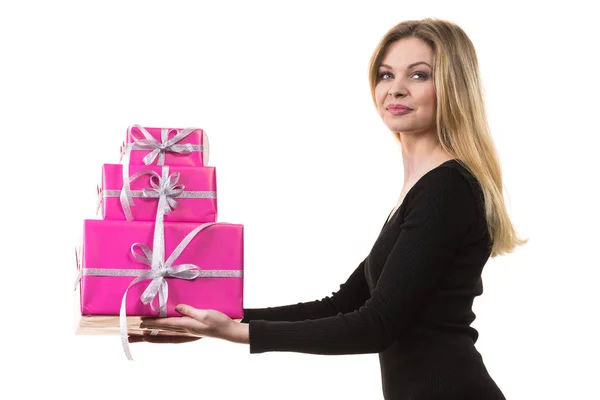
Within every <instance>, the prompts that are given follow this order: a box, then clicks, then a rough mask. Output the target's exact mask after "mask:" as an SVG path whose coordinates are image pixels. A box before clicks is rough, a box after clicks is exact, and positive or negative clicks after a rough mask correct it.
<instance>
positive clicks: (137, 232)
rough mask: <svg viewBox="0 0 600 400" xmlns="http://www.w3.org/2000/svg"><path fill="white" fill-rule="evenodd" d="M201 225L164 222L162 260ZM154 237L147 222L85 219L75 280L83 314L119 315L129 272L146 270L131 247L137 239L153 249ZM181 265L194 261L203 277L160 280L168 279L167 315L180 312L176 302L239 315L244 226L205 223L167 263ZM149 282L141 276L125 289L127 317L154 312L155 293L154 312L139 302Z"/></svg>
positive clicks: (240, 307)
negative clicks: (77, 278) (79, 269)
mask: <svg viewBox="0 0 600 400" xmlns="http://www.w3.org/2000/svg"><path fill="white" fill-rule="evenodd" d="M200 225H202V224H197V223H188V222H177V223H173V222H165V228H164V229H165V235H164V237H165V259H168V258H169V256H170V255H171V253H172V252H173V250H174V249H175V248H176V247H177V246H178V245H179V244H180V243H181V242H182V240H183V239H184V238H185V237H186V236H187V235H188V234H189V233H190V232H192V231H193V230H194V229H195V228H197V227H198V226H200ZM153 235H154V223H153V222H151V221H132V222H128V221H110V220H84V230H83V248H82V260H81V268H82V271H81V272H82V277H81V281H80V300H81V314H82V315H83V316H86V315H119V310H120V306H121V300H122V298H123V295H124V293H125V291H126V290H127V287H128V286H129V284H130V283H131V282H132V281H133V280H134V279H135V274H133V275H132V271H133V273H136V272H141V271H139V270H143V271H148V270H150V267H148V266H146V265H145V264H143V263H142V262H140V261H138V260H136V259H135V258H134V257H133V255H132V253H131V247H132V245H133V244H134V243H142V244H145V245H147V246H148V247H150V248H152V240H153ZM184 264H194V265H196V266H197V267H199V268H200V270H201V271H203V274H204V276H200V277H197V278H195V279H192V280H186V279H182V278H172V277H166V278H164V279H165V280H166V282H167V283H168V300H167V316H181V315H180V314H179V313H177V312H176V311H175V306H177V305H178V304H182V303H183V304H188V305H191V306H192V307H195V308H198V309H212V310H217V311H220V312H222V313H224V314H226V315H228V316H229V317H230V318H232V319H235V318H243V314H244V312H243V294H244V293H243V292H244V291H243V269H244V227H243V225H240V224H229V223H223V222H219V223H214V224H213V225H210V226H207V227H206V228H205V229H203V230H201V231H200V232H198V233H197V234H196V236H195V237H194V238H193V239H192V240H191V241H190V242H189V243H188V245H187V247H186V248H185V249H184V250H183V251H182V252H181V254H180V255H179V257H178V258H177V259H176V260H175V261H174V262H173V265H172V266H173V267H177V266H181V265H184ZM99 271H100V272H99ZM120 275H121V276H120ZM123 275H125V276H123ZM150 282H151V280H143V281H141V282H139V283H137V284H135V285H133V286H131V287H130V288H129V292H128V294H127V299H126V311H127V316H157V315H158V296H156V298H155V299H154V301H153V304H154V308H155V309H156V310H157V311H153V310H152V308H151V307H150V305H149V304H143V303H142V302H141V300H140V296H141V295H142V293H143V292H144V290H145V289H146V287H148V285H149V284H150Z"/></svg>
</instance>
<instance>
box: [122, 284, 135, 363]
mask: <svg viewBox="0 0 600 400" xmlns="http://www.w3.org/2000/svg"><path fill="white" fill-rule="evenodd" d="M136 280H137V279H136ZM136 280H134V281H133V282H135V281H136ZM133 282H132V283H131V284H130V285H129V287H131V286H132V285H133ZM128 291H129V288H127V290H125V293H124V294H123V299H122V300H121V310H120V311H119V331H120V333H121V344H122V345H123V351H124V352H125V355H126V356H127V359H128V360H130V361H131V360H133V357H132V356H131V350H130V349H129V333H128V330H127V310H126V308H127V305H126V300H127V292H128Z"/></svg>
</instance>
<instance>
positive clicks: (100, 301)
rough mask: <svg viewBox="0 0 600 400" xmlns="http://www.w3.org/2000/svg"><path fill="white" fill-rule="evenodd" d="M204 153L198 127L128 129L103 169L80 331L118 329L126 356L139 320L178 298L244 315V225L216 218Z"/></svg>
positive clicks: (82, 267) (81, 281)
mask: <svg viewBox="0 0 600 400" xmlns="http://www.w3.org/2000/svg"><path fill="white" fill-rule="evenodd" d="M208 157H209V146H208V137H207V135H206V133H205V132H204V131H203V130H202V129H196V128H190V129H169V128H149V127H142V126H139V125H135V126H131V127H129V128H128V130H127V138H126V141H125V143H124V146H123V147H122V158H121V163H120V164H104V165H103V167H102V184H101V187H99V190H98V195H99V203H98V206H99V207H98V210H99V211H100V213H101V218H102V219H86V220H84V223H83V241H82V245H81V248H80V251H79V252H78V253H77V268H78V279H77V284H76V289H77V290H78V294H77V298H78V301H79V311H80V314H78V315H79V316H80V318H79V320H78V323H77V332H78V333H114V332H118V333H120V335H121V340H122V342H123V346H124V350H125V353H126V354H127V356H128V358H130V359H131V353H130V351H129V347H128V345H127V335H128V334H139V333H141V331H139V319H140V317H142V316H156V317H158V316H181V315H180V314H179V313H177V312H176V311H175V306H177V305H178V304H182V303H183V304H189V305H191V306H193V307H195V308H199V309H212V310H217V311H220V312H222V313H224V314H226V315H228V316H229V317H231V318H233V319H235V318H242V317H243V263H244V257H243V247H244V246H243V244H244V238H243V225H240V224H231V223H223V222H216V221H217V185H216V169H215V167H211V166H208ZM156 333H157V332H153V334H156ZM158 334H162V333H161V332H158ZM166 334H168V333H166Z"/></svg>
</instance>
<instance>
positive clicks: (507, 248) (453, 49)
mask: <svg viewBox="0 0 600 400" xmlns="http://www.w3.org/2000/svg"><path fill="white" fill-rule="evenodd" d="M411 37H414V38H419V39H421V40H423V41H424V42H425V43H427V44H428V45H429V46H430V47H431V49H432V51H433V66H432V67H433V84H434V89H435V93H436V97H437V103H436V127H437V137H438V140H439V142H440V144H441V147H442V148H443V149H444V150H445V151H446V152H448V153H449V154H450V155H452V156H453V157H454V158H456V159H457V160H458V162H459V163H460V164H461V165H463V166H464V167H465V168H466V169H467V170H469V172H471V173H472V174H473V175H474V176H475V177H476V178H477V180H478V181H479V183H480V185H481V188H482V190H483V195H484V202H485V216H486V220H487V225H488V232H489V234H490V238H491V247H492V249H491V257H496V256H498V255H502V254H505V253H510V252H512V251H513V250H514V248H515V247H516V246H518V245H524V244H525V243H527V242H528V241H529V239H521V238H519V237H517V234H516V232H515V228H514V227H513V225H512V223H511V220H510V217H509V216H508V212H507V210H506V206H505V203H504V197H503V183H502V172H501V170H500V161H499V159H498V155H497V153H496V149H495V147H494V142H493V140H492V136H491V133H490V129H489V126H488V121H487V116H486V113H485V106H484V100H483V89H482V85H481V81H480V78H479V65H478V62H477V54H476V52H475V48H474V46H473V43H472V42H471V40H470V39H469V37H468V36H467V34H466V33H465V32H464V31H463V30H462V29H461V28H460V27H459V26H458V25H456V24H454V23H452V22H449V21H445V20H440V19H436V18H424V19H422V20H409V21H403V22H401V23H399V24H398V25H396V26H394V27H393V28H391V29H390V30H388V32H387V33H386V34H385V35H384V36H383V38H382V39H381V40H380V42H379V44H378V45H377V48H376V49H375V51H374V52H373V55H372V56H371V60H370V63H369V84H370V88H371V95H372V97H373V103H374V104H375V106H376V107H377V102H376V99H375V86H376V85H377V83H378V81H379V76H378V70H379V66H380V64H381V62H382V60H383V57H384V55H385V52H386V50H387V48H388V47H389V46H390V44H392V43H394V42H396V41H398V40H400V39H403V38H411ZM394 136H395V137H396V138H397V140H400V135H398V134H397V133H396V134H395V135H394Z"/></svg>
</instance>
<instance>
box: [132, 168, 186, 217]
mask: <svg viewBox="0 0 600 400" xmlns="http://www.w3.org/2000/svg"><path fill="white" fill-rule="evenodd" d="M179 176H180V175H179V172H175V173H173V174H171V175H168V169H167V168H166V166H163V176H162V177H160V176H158V174H154V175H152V176H150V185H151V186H152V188H151V189H150V188H144V189H142V195H143V196H144V197H150V198H161V197H163V196H164V197H165V198H166V204H165V209H164V210H163V212H164V213H165V215H166V214H169V213H170V212H171V211H173V210H174V209H175V208H176V207H177V204H178V203H177V201H176V200H175V199H174V197H178V196H181V194H182V193H183V190H184V189H185V186H183V185H178V184H177V182H179Z"/></svg>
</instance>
